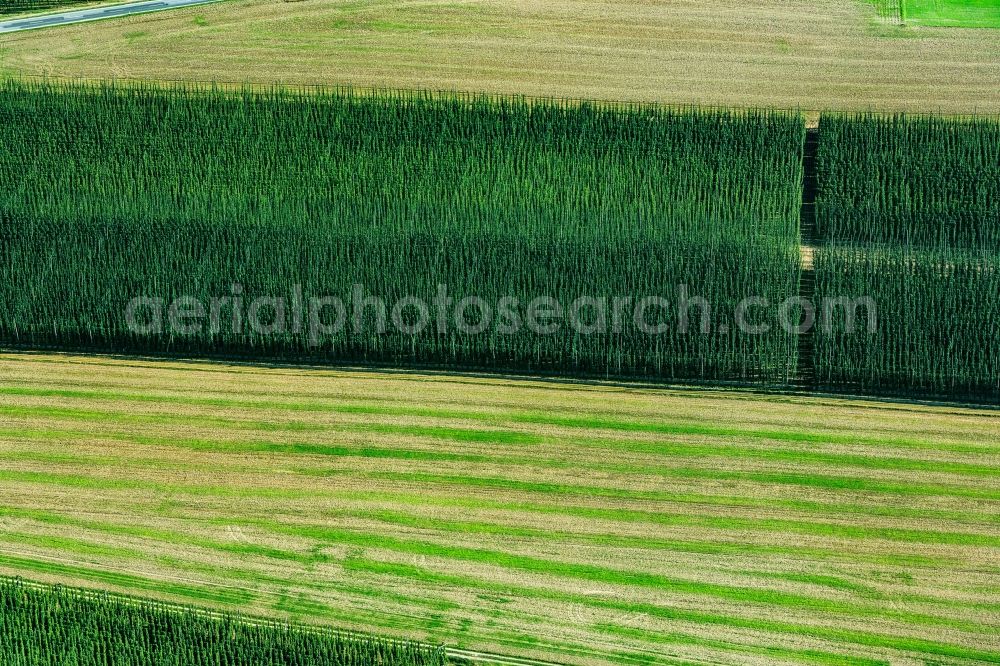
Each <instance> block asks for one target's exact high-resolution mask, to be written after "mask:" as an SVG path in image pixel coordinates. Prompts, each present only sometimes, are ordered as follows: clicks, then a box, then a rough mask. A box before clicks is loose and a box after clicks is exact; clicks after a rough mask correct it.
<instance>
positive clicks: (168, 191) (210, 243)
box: [0, 83, 805, 384]
mask: <svg viewBox="0 0 1000 666" xmlns="http://www.w3.org/2000/svg"><path fill="white" fill-rule="evenodd" d="M804 132H805V128H804V124H803V120H802V118H801V117H799V116H797V115H793V114H784V113H772V112H748V113H729V112H714V111H698V110H685V111H673V110H668V109H663V108H659V107H653V106H645V105H636V106H630V107H626V108H620V109H614V108H603V109H602V108H596V107H594V106H590V105H583V106H573V105H569V104H562V103H557V102H551V103H537V104H528V103H527V102H524V101H519V100H516V99H497V100H491V99H488V98H482V97H469V98H450V97H436V96H426V95H419V94H406V93H399V94H396V95H394V96H379V97H360V96H354V95H351V94H350V93H336V92H331V93H328V94H316V93H307V94H288V93H274V94H257V93H240V94H229V93H225V92H219V91H216V92H193V91H185V90H180V89H167V90H157V89H147V90H136V89H115V88H111V87H86V86H85V87H76V86H68V87H63V86H23V85H20V84H14V83H10V84H8V85H6V86H5V87H3V88H2V89H0V143H2V144H3V146H4V149H3V151H0V238H2V240H3V243H2V246H0V271H2V273H3V275H4V278H5V279H3V280H2V281H0V303H2V305H0V340H3V341H6V342H7V343H10V344H18V345H57V346H69V347H90V348H94V347H97V348H103V349H110V350H116V351H118V350H129V351H148V350H155V351H169V352H192V353H219V352H223V353H237V354H243V355H250V356H256V357H261V356H269V357H280V358H283V359H286V360H305V361H311V360H317V361H327V362H329V361H341V362H343V361H350V362H366V363H370V362H382V363H397V364H398V363H409V364H413V363H416V364H433V365H443V366H452V367H453V366H459V367H474V368H493V369H498V368H499V369H505V368H506V369H515V370H519V371H538V370H555V371H558V372H562V373H570V374H580V373H587V374H595V375H633V376H652V377H657V378H660V379H680V378H696V379H732V380H742V381H751V382H762V383H769V384H774V383H784V382H787V381H788V380H789V378H790V376H791V375H792V373H794V369H795V352H796V347H795V340H794V338H793V336H792V335H791V334H789V333H786V332H785V331H783V330H781V329H780V328H779V327H777V326H775V327H774V329H773V331H772V332H770V333H768V334H764V335H745V334H743V333H741V332H740V331H739V330H737V329H736V328H735V327H733V328H732V330H730V331H728V332H723V331H721V330H719V331H716V332H713V334H712V335H701V334H698V332H697V331H683V330H679V327H678V322H679V319H678V317H677V315H675V314H670V315H663V316H662V317H664V318H666V317H669V321H670V322H671V325H670V327H669V329H670V330H668V331H665V332H664V333H662V334H658V335H656V336H655V337H653V338H651V336H649V335H647V334H645V333H643V332H641V331H640V330H638V329H637V328H636V327H635V326H633V325H631V324H630V323H627V322H626V324H623V325H622V327H621V328H620V330H618V331H613V330H610V327H608V328H607V329H602V330H601V331H600V332H598V333H596V334H593V335H580V334H579V332H578V331H577V330H574V329H571V328H569V327H562V328H561V330H560V331H559V332H557V333H556V334H552V335H538V334H537V333H536V332H533V331H531V330H528V327H526V326H525V327H521V329H520V330H519V331H517V332H515V333H513V334H505V333H504V332H503V330H504V329H503V328H502V327H503V326H504V325H505V324H504V321H503V320H501V318H500V317H499V316H497V317H493V318H491V321H488V322H487V328H486V329H485V330H479V331H476V332H474V333H472V334H466V333H463V332H460V331H459V330H458V327H457V325H456V324H455V323H451V324H449V325H448V326H449V330H446V331H442V330H441V329H440V328H439V327H438V326H431V327H427V328H425V329H424V330H422V331H420V332H417V333H413V334H411V333H403V332H400V331H399V329H397V328H391V329H390V330H388V331H386V332H384V333H383V334H379V327H380V323H379V321H378V315H377V314H376V313H374V312H372V311H370V310H366V312H364V313H363V316H364V317H365V319H364V321H363V322H362V326H361V327H355V326H353V325H351V326H344V328H343V329H342V330H341V331H339V332H337V333H336V334H331V335H329V336H324V337H323V338H322V339H321V340H318V342H319V343H321V344H310V340H309V336H308V335H307V332H306V331H305V330H304V329H300V330H297V331H296V330H292V327H291V326H288V327H286V328H285V329H284V330H282V331H279V332H277V333H275V334H268V335H255V334H254V333H252V332H251V331H246V332H244V331H234V330H233V327H232V326H228V327H225V326H223V327H221V330H212V328H211V327H210V326H208V325H206V326H205V327H203V328H202V329H201V331H200V332H198V333H197V334H194V335H190V336H181V335H174V334H172V333H171V332H161V331H157V332H155V333H154V334H150V335H145V336H142V335H136V334H135V333H134V332H133V331H132V330H131V329H129V328H128V327H127V321H126V312H127V309H128V303H129V302H130V300H131V299H133V298H135V297H156V298H164V299H166V300H167V301H173V299H176V298H177V297H181V296H184V297H191V298H196V299H199V300H201V301H203V302H205V303H208V302H209V300H210V299H211V298H213V297H218V296H226V295H229V294H230V293H231V291H230V290H231V289H232V285H233V284H234V283H237V284H239V285H240V287H241V289H242V298H243V299H244V301H245V302H247V303H250V302H251V301H252V299H255V298H257V297H285V296H287V295H289V294H290V293H291V291H292V289H293V286H294V285H300V286H301V289H302V292H303V294H304V295H305V296H306V297H309V296H313V297H317V298H319V297H336V298H339V299H340V300H341V301H342V302H344V303H352V293H353V292H354V289H355V287H354V285H361V287H362V288H363V290H364V293H365V294H366V295H368V294H372V295H374V296H377V297H379V298H382V299H383V300H384V301H385V302H386V303H388V304H390V305H391V304H393V303H399V302H401V301H402V300H403V299H405V298H414V297H416V298H419V299H421V300H422V301H423V302H425V303H431V302H432V301H433V299H434V297H435V294H436V293H438V290H439V285H443V286H444V287H445V288H446V289H447V291H448V293H449V295H450V297H451V298H452V299H453V300H454V301H455V302H461V301H462V299H464V298H466V297H476V298H480V299H483V300H485V301H486V302H487V304H488V307H490V308H494V309H495V311H498V310H499V308H497V304H498V303H500V302H501V301H502V299H505V298H508V299H515V300H516V301H517V305H516V307H515V308H514V315H515V316H516V318H517V320H518V321H522V322H524V321H527V319H528V307H527V306H528V305H529V303H530V302H532V301H533V300H534V299H536V298H537V297H545V296H549V297H554V298H556V299H558V300H559V301H560V302H561V303H562V304H563V305H564V307H566V308H568V307H569V304H571V303H573V302H576V301H577V300H578V299H580V298H588V297H589V298H595V299H609V301H610V299H613V298H615V297H628V298H631V299H632V303H633V304H634V303H636V302H638V301H640V300H641V299H644V298H647V297H653V296H656V297H661V296H662V297H666V296H670V297H676V298H677V302H679V297H677V296H676V295H677V291H678V289H680V288H681V287H683V288H684V289H687V290H689V291H690V293H691V294H692V295H697V296H699V297H702V298H704V299H707V301H708V302H709V303H711V304H712V305H713V306H715V307H716V308H717V312H716V314H717V315H718V317H717V318H718V319H720V320H731V319H732V317H733V311H734V309H735V307H736V305H737V304H738V303H739V301H740V300H742V299H743V298H745V297H747V296H758V297H766V298H768V299H769V300H770V301H771V302H774V303H780V302H782V301H783V300H784V299H786V298H788V297H789V296H793V295H795V293H796V291H797V288H798V270H799V251H798V215H799V207H800V201H801V181H802V160H801V153H802V142H803V137H804ZM25 164H30V165H31V167H30V170H29V172H28V173H25ZM53 257H59V261H57V262H55V261H53V260H52V259H53ZM81 276H84V279H80V278H81ZM353 302H354V303H355V304H356V303H357V302H358V299H354V300H353ZM476 312H479V313H480V314H481V312H482V311H481V310H478V308H477V309H475V310H474V311H473V314H472V315H471V316H469V317H467V318H466V321H473V322H474V323H477V322H478V321H480V320H479V319H476V318H475V317H477V316H479V315H477V314H476ZM629 312H630V313H631V312H632V306H630V309H629ZM671 312H672V313H673V312H674V311H673V310H671ZM227 316H229V315H228V311H227ZM588 316H590V317H591V319H587V321H593V320H594V318H595V317H597V316H598V315H594V314H592V313H590V312H588ZM695 316H697V313H696V315H695ZM331 317H333V314H332V311H331V312H328V313H327V318H328V319H329V318H331ZM383 319H385V318H384V317H383ZM324 321H326V320H324ZM698 325H700V321H699V324H698ZM272 333H273V332H272Z"/></svg>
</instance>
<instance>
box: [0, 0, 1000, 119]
mask: <svg viewBox="0 0 1000 666" xmlns="http://www.w3.org/2000/svg"><path fill="white" fill-rule="evenodd" d="M998 53H1000V33H998V32H996V31H994V30H961V29H959V30H956V29H951V28H931V27H924V26H915V27H906V28H900V27H898V26H894V25H891V24H888V23H885V22H884V21H881V20H880V19H878V17H877V14H876V8H875V6H874V5H873V4H872V3H870V2H868V0H847V1H845V0H752V1H750V2H746V1H744V0H697V1H687V2H675V1H672V0H671V1H667V0H636V1H631V2H608V1H596V0H559V1H555V2H536V1H529V0H520V1H517V2H500V1H499V0H465V1H461V2H454V1H451V0H419V1H416V2H401V1H400V0H377V1H372V2H344V1H342V0H308V1H307V2H293V3H287V2H277V1H273V0H231V1H227V2H223V3H220V4H218V5H213V6H205V7H197V8H192V9H190V10H176V11H171V12H167V13H165V14H159V15H149V16H141V17H135V18H128V19H123V20H120V21H118V20H116V21H106V22H99V23H91V24H86V25H79V26H71V27H67V28H60V29H55V30H42V31H38V32H34V33H24V34H17V35H10V36H6V37H4V38H2V39H0V74H2V73H4V72H7V73H11V74H18V75H44V76H60V77H62V76H65V77H74V78H77V77H84V78H91V79H93V78H108V77H117V78H135V79H160V80H164V79H166V80H185V81H191V80H202V81H204V80H218V81H229V82H245V81H249V82H253V83H259V84H273V83H279V84H292V85H296V84H322V85H351V86H359V87H389V88H430V89H446V90H465V91H470V90H471V91H483V92H492V93H514V94H527V95H536V96H554V97H585V98H597V99H620V100H640V101H658V102H666V103H676V104H690V103H695V104H708V105H711V104H717V105H732V106H754V107H756V106H776V107H783V108H797V107H798V108H803V109H810V110H833V109H837V110H867V109H869V108H872V109H877V110H896V111H942V112H946V113H969V112H973V111H978V112H980V113H1000V93H998V91H1000V61H998V55H997V54H998Z"/></svg>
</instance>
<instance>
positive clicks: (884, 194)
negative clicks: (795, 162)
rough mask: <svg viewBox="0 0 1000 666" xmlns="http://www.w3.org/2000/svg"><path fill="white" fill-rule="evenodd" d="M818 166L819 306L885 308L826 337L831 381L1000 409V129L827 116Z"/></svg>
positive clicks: (986, 123)
mask: <svg viewBox="0 0 1000 666" xmlns="http://www.w3.org/2000/svg"><path fill="white" fill-rule="evenodd" d="M817 170H818V185H819V193H818V197H817V234H818V237H819V240H820V241H821V246H820V248H819V250H818V252H817V253H816V280H817V296H818V297H823V296H830V295H838V294H840V295H842V294H868V295H870V296H871V297H872V298H873V300H874V302H875V304H876V306H877V307H876V309H877V311H878V325H877V330H876V332H875V334H874V335H870V336H859V335H851V334H845V333H842V332H841V331H839V330H838V331H833V334H832V335H819V336H817V337H816V340H817V344H816V357H815V366H816V370H817V373H818V376H819V381H820V384H821V385H826V386H837V385H839V386H843V385H854V386H856V387H857V388H858V390H861V391H893V390H897V391H914V390H920V389H923V390H926V391H930V392H934V393H938V394H950V395H960V396H967V397H976V396H981V397H982V398H983V399H985V400H987V401H990V402H996V401H997V399H998V398H1000V358H998V357H997V354H996V350H997V349H1000V327H998V326H997V322H998V321H1000V236H998V235H997V233H998V229H1000V228H998V225H997V221H998V220H1000V203H998V202H1000V196H998V195H1000V123H997V122H996V121H995V120H982V119H980V120H964V121H948V120H943V119H940V118H927V117H895V118H885V117H873V116H860V117H844V116H839V115H824V116H823V118H822V119H821V120H820V127H819V154H818V167H817Z"/></svg>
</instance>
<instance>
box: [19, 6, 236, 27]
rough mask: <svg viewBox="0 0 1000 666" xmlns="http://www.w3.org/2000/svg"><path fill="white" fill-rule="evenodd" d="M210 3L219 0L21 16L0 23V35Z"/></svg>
mask: <svg viewBox="0 0 1000 666" xmlns="http://www.w3.org/2000/svg"><path fill="white" fill-rule="evenodd" d="M210 2H219V0H142V2H129V3H126V4H121V5H104V6H102V7H91V8H89V9H76V10H73V11H66V12H60V13H57V14H40V15H38V16H22V17H21V18H19V19H13V20H10V21H2V22H0V34H3V33H8V32H21V31H23V30H36V29H38V28H51V27H55V26H59V25H72V24H74V23H84V22H87V21H100V20H101V19H109V18H118V17H120V16H131V15H132V14H145V13H148V12H160V11H163V10H166V9H177V8H180V7H190V6H192V5H204V4H208V3H210Z"/></svg>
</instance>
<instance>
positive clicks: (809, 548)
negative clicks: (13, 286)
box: [0, 355, 1000, 665]
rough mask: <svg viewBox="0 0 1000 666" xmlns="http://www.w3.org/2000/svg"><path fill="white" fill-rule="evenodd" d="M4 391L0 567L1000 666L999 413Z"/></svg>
mask: <svg viewBox="0 0 1000 666" xmlns="http://www.w3.org/2000/svg"><path fill="white" fill-rule="evenodd" d="M0 395H2V396H3V397H2V400H0V481H2V483H3V486H4V489H5V493H4V501H3V506H2V507H0V526H2V529H0V573H3V574H4V575H20V576H25V577H27V578H31V579H36V580H41V581H46V582H60V583H64V584H70V585H79V586H85V587H90V588H98V589H110V590H112V591H115V592H120V593H131V594H138V595H142V596H148V597H154V598H159V599H163V600H168V601H175V602H181V603H187V604H195V605H199V606H204V607H210V608H218V609H223V610H227V609H228V610H239V611H242V612H245V613H250V614H253V615H259V616H270V617H274V618H279V619H296V620H300V621H304V622H308V623H313V624H321V625H328V626H335V627H339V628H342V629H360V630H364V631H374V632H377V633H381V634H384V635H388V636H394V637H399V638H411V639H421V640H428V641H430V642H432V643H438V642H444V643H447V644H450V645H461V646H466V647H469V648H475V649H479V650H490V651H495V652H500V653H508V654H515V655H522V656H529V657H536V658H548V659H551V660H554V661H557V662H560V663H567V662H568V663H573V664H619V665H620V664H630V663H634V664H673V663H681V662H685V663H686V662H689V661H694V660H700V661H713V662H716V663H723V664H745V663H748V662H750V661H761V662H767V663H806V664H877V663H883V664H888V663H894V664H895V663H907V662H919V661H927V662H936V663H940V662H943V663H954V664H959V663H990V662H995V661H996V660H997V659H1000V641H998V636H1000V620H998V617H1000V614H998V612H1000V607H998V599H997V596H996V590H997V588H998V585H1000V536H998V534H997V529H996V526H997V520H998V516H1000V481H998V480H1000V434H998V431H997V428H996V422H997V416H996V413H995V412H991V411H977V410H974V409H961V408H955V407H948V408H935V407H927V406H920V405H906V404H890V403H867V402H852V401H846V400H833V399H822V398H791V397H785V396H764V395H756V394H752V393H741V392H728V393H721V392H708V391H701V392H698V391H694V392H685V391H666V390H651V389H645V388H642V387H632V388H629V387H617V386H612V385H592V384H581V383H555V382H540V381H518V380H511V379H478V378H473V377H461V376H447V375H433V376H432V375H414V374H398V373H397V374H391V373H372V372H344V371H328V370H310V369H292V368H273V369H267V368H260V367H252V366H245V367H230V366H225V365H212V364H198V363H187V362H174V363H155V362H147V361H141V360H112V359H103V358H99V357H96V358H74V357H67V356H36V355H4V356H0ZM0 618H2V619H0V622H3V621H6V618H7V614H6V611H5V613H4V614H3V615H0Z"/></svg>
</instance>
